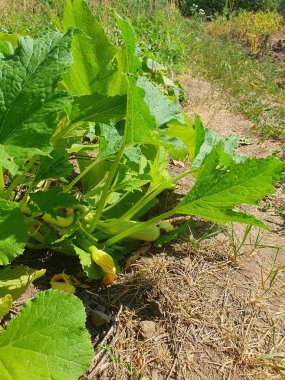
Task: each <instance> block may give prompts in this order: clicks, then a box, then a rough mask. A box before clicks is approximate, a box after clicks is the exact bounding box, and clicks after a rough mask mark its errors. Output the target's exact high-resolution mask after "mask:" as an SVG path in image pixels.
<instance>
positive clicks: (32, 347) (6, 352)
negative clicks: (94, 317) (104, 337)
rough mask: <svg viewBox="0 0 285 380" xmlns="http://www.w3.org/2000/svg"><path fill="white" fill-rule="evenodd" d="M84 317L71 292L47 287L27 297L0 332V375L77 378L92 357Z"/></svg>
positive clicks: (4, 379)
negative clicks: (16, 313)
mask: <svg viewBox="0 0 285 380" xmlns="http://www.w3.org/2000/svg"><path fill="white" fill-rule="evenodd" d="M85 320H86V315H85V310H84V307H83V305H82V303H81V301H80V300H79V299H78V298H76V297H74V296H72V295H71V294H66V293H62V292H59V291H56V290H48V291H45V292H41V293H40V294H39V295H38V296H37V297H35V298H34V299H32V300H29V301H27V302H26V303H25V304H24V306H23V307H22V309H21V312H20V314H19V315H18V316H17V317H16V318H14V319H12V320H11V321H10V323H9V325H8V328H7V330H6V331H5V332H4V333H2V335H1V336H0V378H1V379H2V380H11V379H13V380H23V374H24V376H25V378H27V379H29V380H43V379H46V380H52V379H60V380H77V379H78V378H79V377H80V376H81V375H82V374H83V373H84V372H85V371H86V370H87V369H88V367H89V365H90V363H91V360H92V357H93V349H92V345H91V341H90V336H89V333H88V332H87V330H86V328H85Z"/></svg>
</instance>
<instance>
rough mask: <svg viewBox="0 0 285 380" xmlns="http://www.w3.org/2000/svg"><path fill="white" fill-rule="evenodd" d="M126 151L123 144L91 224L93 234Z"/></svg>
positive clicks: (90, 230)
mask: <svg viewBox="0 0 285 380" xmlns="http://www.w3.org/2000/svg"><path fill="white" fill-rule="evenodd" d="M124 151H125V145H124V144H123V145H122V147H121V149H120V150H119V152H118V154H117V156H116V158H115V160H114V162H113V164H112V166H111V169H110V171H109V174H108V177H107V181H106V183H105V186H104V188H103V192H102V195H101V198H100V201H99V203H98V207H97V210H96V214H95V217H94V219H93V221H92V223H91V226H90V228H89V232H91V233H92V232H93V231H94V230H95V228H96V227H97V223H98V221H99V219H100V217H101V215H102V212H103V209H104V207H105V204H106V199H107V197H108V195H109V189H110V187H111V185H112V182H113V179H114V176H115V174H116V171H117V169H118V166H119V164H120V161H121V158H122V157H123V154H124Z"/></svg>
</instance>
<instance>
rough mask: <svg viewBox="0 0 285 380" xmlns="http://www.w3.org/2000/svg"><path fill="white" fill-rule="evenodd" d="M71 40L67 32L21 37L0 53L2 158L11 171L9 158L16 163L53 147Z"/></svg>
mask: <svg viewBox="0 0 285 380" xmlns="http://www.w3.org/2000/svg"><path fill="white" fill-rule="evenodd" d="M70 43H71V34H70V33H68V34H66V35H62V34H61V33H58V32H52V33H48V34H47V35H45V36H44V37H41V38H39V39H37V40H32V39H31V38H30V37H21V38H19V43H18V48H17V49H16V50H15V53H14V55H12V56H9V57H8V58H0V81H1V87H0V147H1V152H2V153H1V156H0V164H1V165H3V166H4V167H5V168H7V169H8V170H11V171H12V174H15V173H16V168H15V167H14V168H12V167H11V161H12V162H15V163H16V165H17V166H18V167H20V166H21V165H23V163H24V162H25V161H26V159H28V158H30V157H31V156H33V155H35V154H39V155H47V154H48V153H49V152H50V151H51V145H50V138H51V136H52V133H53V131H54V128H55V126H56V115H57V113H58V112H59V110H61V109H62V107H63V105H64V104H66V101H67V98H66V95H65V93H62V92H59V91H57V89H56V87H57V83H58V81H59V79H60V76H61V75H62V74H63V73H64V72H65V71H66V69H67V67H68V66H69V65H70V64H71V62H72V58H71V54H70V53H69V45H70ZM3 146H4V147H3Z"/></svg>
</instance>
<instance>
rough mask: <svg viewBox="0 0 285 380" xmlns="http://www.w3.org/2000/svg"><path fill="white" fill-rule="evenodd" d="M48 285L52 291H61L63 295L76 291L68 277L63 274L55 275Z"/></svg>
mask: <svg viewBox="0 0 285 380" xmlns="http://www.w3.org/2000/svg"><path fill="white" fill-rule="evenodd" d="M50 284H51V287H52V288H53V289H57V290H61V291H63V292H65V293H70V294H74V293H75V291H76V288H75V286H73V285H72V280H71V278H70V276H68V275H67V274H65V273H59V274H55V275H54V276H53V278H52V279H51V280H50Z"/></svg>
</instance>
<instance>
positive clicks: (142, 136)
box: [0, 0, 284, 380]
mask: <svg viewBox="0 0 285 380" xmlns="http://www.w3.org/2000/svg"><path fill="white" fill-rule="evenodd" d="M75 15H76V17H75ZM112 17H113V22H114V23H115V25H116V28H117V29H116V30H117V35H118V41H119V43H118V44H114V43H113V42H112V41H113V39H111V38H109V37H108V36H107V34H106V33H105V31H104V28H103V27H102V26H101V25H100V24H99V23H98V21H97V20H96V19H95V17H94V16H93V14H92V12H91V11H90V10H89V8H88V7H87V6H86V4H85V2H84V1H83V0H68V1H67V4H66V7H65V11H64V16H63V23H62V25H61V29H63V31H64V33H60V32H51V33H49V34H46V35H44V36H42V37H39V38H37V39H32V38H30V37H20V38H19V39H18V46H17V48H16V49H15V50H13V49H11V51H10V52H9V51H8V50H5V49H4V50H5V51H4V52H3V53H2V55H1V56H0V76H1V77H2V78H3V81H2V82H1V83H3V86H1V91H0V100H1V103H0V104H1V108H0V144H1V145H0V149H1V150H0V152H1V155H0V157H1V161H0V165H1V166H0V194H1V200H0V212H1V213H0V224H1V229H0V231H1V232H0V235H1V236H0V237H1V241H0V258H1V264H3V265H6V264H8V263H10V262H12V261H13V260H14V259H15V258H16V257H17V256H18V255H20V254H21V253H22V252H23V250H24V248H25V246H28V247H29V248H30V249H39V250H41V251H42V252H44V250H45V249H51V250H54V251H59V252H64V253H66V254H70V255H74V256H77V257H78V259H79V261H80V263H81V265H82V269H83V270H84V271H85V273H86V274H87V275H88V276H89V278H90V279H103V282H104V283H105V284H107V285H111V284H112V283H113V282H114V280H115V278H116V276H117V275H118V272H119V267H118V264H119V261H120V259H121V258H122V257H123V256H124V254H126V253H128V252H130V251H131V250H132V249H133V247H135V246H136V245H137V241H138V240H139V241H153V240H155V239H157V238H158V237H159V235H160V231H159V226H157V224H158V223H159V222H160V221H162V220H165V219H169V218H172V217H173V216H174V215H176V214H181V215H188V216H197V217H201V218H204V219H207V220H210V221H213V222H217V223H221V224H225V223H228V222H234V221H237V222H242V223H245V224H249V225H257V226H259V227H264V228H266V226H265V225H264V224H263V223H262V222H261V221H258V220H257V219H255V218H254V217H253V216H250V215H247V214H245V213H243V212H241V211H239V209H238V206H239V205H240V204H254V205H257V204H258V202H259V201H260V200H261V199H262V198H263V197H264V196H265V195H267V194H271V193H272V192H273V191H274V186H273V185H274V183H275V182H276V181H278V179H279V178H280V176H281V173H282V172H283V170H284V165H283V164H282V163H280V162H279V161H278V160H277V159H276V158H267V159H257V158H252V159H249V158H245V157H240V156H238V155H237V154H236V153H235V149H236V138H228V139H222V138H221V137H219V136H218V135H217V134H216V133H214V132H211V131H210V130H207V129H206V128H205V127H204V126H203V124H202V122H201V120H200V119H199V118H198V117H196V120H195V123H192V122H191V121H190V120H189V119H188V118H187V117H186V115H185V114H183V112H182V109H181V106H180V104H179V103H178V101H177V99H176V97H175V96H169V94H168V92H167V91H161V81H162V82H164V83H165V82H166V81H167V78H165V76H164V75H163V71H160V72H159V69H158V68H157V67H159V65H158V64H157V63H155V62H154V61H152V62H151V65H154V66H156V69H153V70H152V69H150V67H149V65H148V62H149V61H148V59H150V58H149V57H148V56H145V55H144V54H142V53H141V54H139V51H138V49H137V46H136V42H135V34H134V31H133V28H132V26H131V25H130V23H129V22H128V20H126V19H125V18H123V17H121V16H120V15H118V14H117V13H116V12H113V13H112ZM86 20H87V21H88V22H87V21H86ZM73 28H75V30H74V36H73V37H72V33H71V29H73ZM4 42H5V40H4ZM8 42H9V41H8ZM7 46H8V45H7ZM7 46H6V47H7ZM10 47H11V46H10ZM4 54H5V56H4ZM72 57H73V60H72ZM58 88H60V89H61V90H60V91H59V89H58ZM170 156H171V157H173V158H176V159H177V158H179V159H181V160H184V159H186V158H188V159H189V162H190V168H189V169H187V170H185V171H184V172H183V173H181V174H179V175H178V176H176V177H173V176H171V173H170V172H169V170H168V161H169V157H170ZM70 158H72V162H73V165H71V164H70ZM55 166H56V167H55ZM71 172H72V175H71ZM190 174H194V179H195V180H196V182H195V184H194V186H193V187H192V188H191V189H189V190H188V194H186V196H185V197H184V199H182V200H181V201H180V202H179V203H178V204H175V205H169V208H168V210H166V212H164V213H163V214H158V215H156V216H154V217H152V218H151V217H150V218H148V216H147V215H148V214H147V213H148V211H149V210H151V209H152V208H153V207H154V205H155V204H157V203H158V202H159V198H158V197H159V195H160V194H161V193H163V191H165V190H167V189H168V190H171V189H173V188H175V186H177V182H178V181H179V180H180V179H181V178H183V177H186V176H187V175H190ZM142 217H144V219H143V220H144V221H141V220H140V219H141V218H142ZM15 227H17V228H15ZM166 241H167V240H166ZM160 242H161V241H160ZM10 274H11V273H10ZM19 276H20V274H19ZM33 276H34V274H33V273H32V274H31V277H32V278H34V277H33ZM4 296H5V295H4ZM9 302H10V301H9V300H8V299H4V301H3V304H4V310H7V308H8V307H9ZM55 311H56V314H52V313H55ZM39 316H40V318H39ZM31 335H32V336H33V338H34V339H33V340H31V339H30V337H31ZM43 339H44V343H43ZM19 342H20V343H21V344H20V345H19ZM75 348H76V349H75ZM16 350H17V365H16V363H15V360H16V359H15V357H16V356H15V355H14V352H15V351H16ZM0 358H1V361H2V367H1V366H0V374H1V371H2V378H4V379H8V378H13V379H15V380H17V379H20V376H21V374H22V371H23V366H24V364H25V371H26V372H25V373H28V374H29V377H30V378H31V379H38V378H41V377H40V376H43V377H44V376H47V375H46V374H48V373H49V376H50V377H52V378H59V377H60V378H61V379H73V378H74V379H75V378H78V376H80V375H81V374H82V372H84V371H85V370H86V369H87V367H88V365H89V363H90V360H91V348H90V342H89V339H88V335H87V333H86V330H85V329H84V318H83V312H82V307H81V304H80V302H79V301H78V300H76V299H74V298H73V297H72V296H69V295H66V296H64V295H63V294H62V293H58V292H45V293H42V294H40V295H39V296H38V297H37V298H36V299H35V300H34V301H29V302H27V303H26V305H25V306H24V309H23V311H22V312H21V314H20V315H19V316H18V317H17V318H15V319H14V320H13V321H11V323H10V325H9V327H8V328H7V330H6V331H5V332H4V333H3V334H2V335H1V337H0ZM3 363H4V364H3ZM27 363H28V364H27ZM36 368H37V369H39V370H40V371H41V372H42V373H41V374H40V375H38V373H37V372H36ZM48 370H49V372H48ZM7 371H8V372H7ZM59 371H61V372H59ZM59 374H60V375H59Z"/></svg>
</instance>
